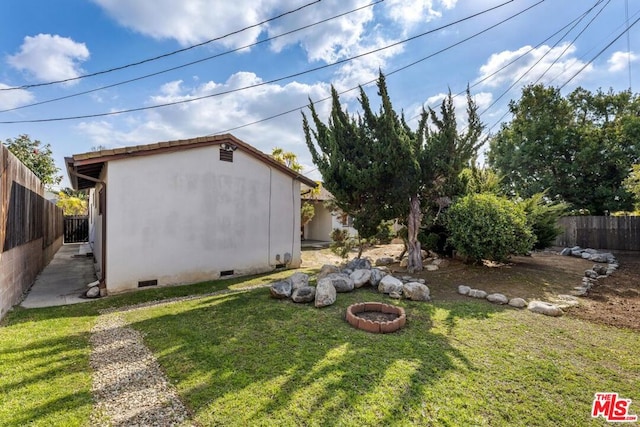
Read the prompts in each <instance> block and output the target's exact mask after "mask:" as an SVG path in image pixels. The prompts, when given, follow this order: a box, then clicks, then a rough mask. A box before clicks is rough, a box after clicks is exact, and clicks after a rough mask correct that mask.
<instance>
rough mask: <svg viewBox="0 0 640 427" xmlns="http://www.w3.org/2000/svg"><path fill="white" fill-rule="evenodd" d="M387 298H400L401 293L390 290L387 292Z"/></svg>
mask: <svg viewBox="0 0 640 427" xmlns="http://www.w3.org/2000/svg"><path fill="white" fill-rule="evenodd" d="M389 298H391V299H400V298H402V294H401V293H400V292H391V293H390V294H389Z"/></svg>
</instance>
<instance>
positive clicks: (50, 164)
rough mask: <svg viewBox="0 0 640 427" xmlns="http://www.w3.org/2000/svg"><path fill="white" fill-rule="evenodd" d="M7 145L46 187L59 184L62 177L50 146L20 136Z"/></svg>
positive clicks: (10, 140)
mask: <svg viewBox="0 0 640 427" xmlns="http://www.w3.org/2000/svg"><path fill="white" fill-rule="evenodd" d="M5 145H6V146H7V148H8V149H9V151H10V152H11V153H13V154H14V155H15V156H16V157H17V158H18V159H19V160H20V161H21V162H22V163H24V165H25V166H26V167H28V168H29V169H30V170H31V171H32V172H33V173H34V174H35V175H36V176H37V177H38V178H39V179H40V181H41V182H42V183H43V184H44V185H45V186H51V185H56V184H59V183H60V181H62V175H58V172H59V171H60V169H59V168H57V167H56V164H55V161H54V160H53V153H52V151H51V146H50V145H49V144H44V145H43V144H42V143H41V142H40V141H38V140H37V139H35V140H33V141H32V140H31V138H30V137H29V135H26V134H24V135H20V136H18V137H17V138H15V139H11V138H8V139H7V140H6V142H5Z"/></svg>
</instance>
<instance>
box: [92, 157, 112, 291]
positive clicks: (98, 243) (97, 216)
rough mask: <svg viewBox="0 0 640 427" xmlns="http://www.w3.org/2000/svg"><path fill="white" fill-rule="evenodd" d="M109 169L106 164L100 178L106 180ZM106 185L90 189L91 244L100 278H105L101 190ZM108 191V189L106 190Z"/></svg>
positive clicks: (99, 184)
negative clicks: (103, 273)
mask: <svg viewBox="0 0 640 427" xmlns="http://www.w3.org/2000/svg"><path fill="white" fill-rule="evenodd" d="M108 171H109V164H108V163H107V164H105V165H104V167H103V170H102V173H101V174H100V179H101V180H102V181H103V182H106V180H107V176H108ZM105 188H106V186H105V185H104V184H102V183H97V184H96V186H95V188H92V189H91V190H89V245H90V246H91V250H92V252H93V259H94V263H95V268H96V276H97V277H98V279H99V280H102V279H103V275H102V272H103V266H102V235H103V231H102V213H101V210H100V191H101V190H103V189H105ZM105 191H106V190H105Z"/></svg>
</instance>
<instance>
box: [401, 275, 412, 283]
mask: <svg viewBox="0 0 640 427" xmlns="http://www.w3.org/2000/svg"><path fill="white" fill-rule="evenodd" d="M402 281H403V282H412V281H413V277H411V276H402Z"/></svg>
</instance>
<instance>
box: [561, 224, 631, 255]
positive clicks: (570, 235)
mask: <svg viewBox="0 0 640 427" xmlns="http://www.w3.org/2000/svg"><path fill="white" fill-rule="evenodd" d="M559 225H560V227H561V228H562V229H563V230H564V231H563V233H562V234H561V235H560V236H558V238H557V239H556V245H557V246H565V247H570V246H576V245H577V246H581V247H583V248H595V249H614V250H615V249H617V250H627V251H640V217H637V216H569V217H565V218H561V219H560V221H559Z"/></svg>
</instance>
